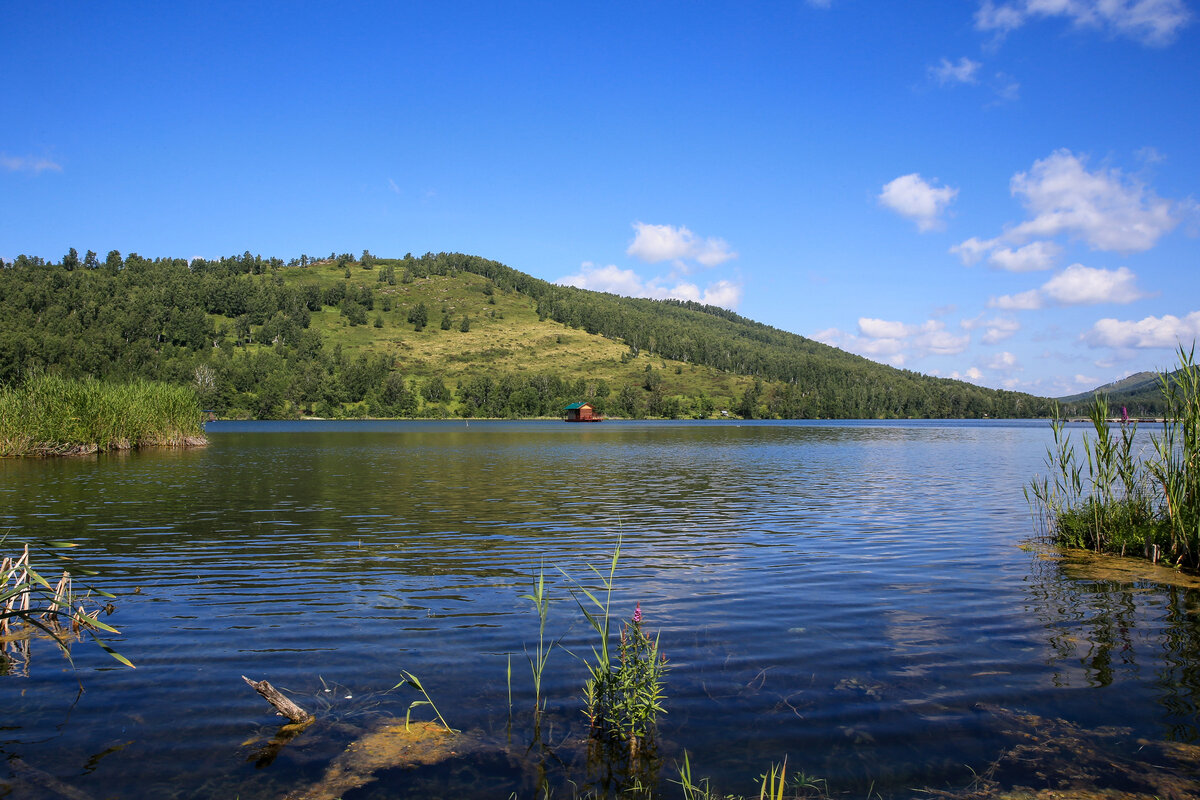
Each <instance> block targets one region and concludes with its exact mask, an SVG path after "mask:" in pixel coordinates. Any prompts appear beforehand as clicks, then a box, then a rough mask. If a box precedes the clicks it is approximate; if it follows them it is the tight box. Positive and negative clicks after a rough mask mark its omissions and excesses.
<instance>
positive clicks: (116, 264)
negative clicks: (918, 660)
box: [104, 250, 125, 275]
mask: <svg viewBox="0 0 1200 800" xmlns="http://www.w3.org/2000/svg"><path fill="white" fill-rule="evenodd" d="M124 266H125V262H124V261H122V260H121V253H120V252H119V251H117V250H109V251H108V257H107V258H105V259H104V268H105V269H106V270H108V271H109V272H111V273H112V274H113V275H116V274H117V273H118V272H120V271H121V269H122V268H123V267H124Z"/></svg>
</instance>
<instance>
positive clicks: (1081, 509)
mask: <svg viewBox="0 0 1200 800" xmlns="http://www.w3.org/2000/svg"><path fill="white" fill-rule="evenodd" d="M1159 385H1160V390H1161V391H1162V395H1163V399H1164V401H1165V404H1166V413H1165V414H1164V421H1163V427H1162V431H1161V433H1159V434H1157V435H1151V436H1150V443H1151V446H1150V448H1149V449H1148V450H1147V451H1145V452H1142V451H1138V450H1135V447H1134V439H1135V436H1136V433H1137V424H1136V422H1132V421H1130V422H1124V423H1122V424H1121V425H1120V427H1119V429H1118V430H1115V431H1114V428H1113V425H1112V423H1110V422H1109V419H1110V415H1109V408H1108V402H1107V400H1106V399H1105V398H1104V397H1102V396H1097V397H1096V398H1095V400H1093V402H1092V404H1091V406H1090V409H1089V410H1090V413H1089V416H1090V419H1091V423H1092V432H1093V435H1092V436H1089V435H1088V434H1087V433H1084V434H1083V436H1082V437H1081V438H1082V442H1081V448H1079V450H1077V449H1076V447H1075V446H1074V444H1073V443H1072V441H1071V435H1070V433H1069V432H1068V431H1067V430H1066V423H1065V422H1064V420H1063V419H1062V418H1061V416H1059V415H1058V414H1057V413H1056V414H1055V418H1054V419H1053V420H1052V421H1051V427H1052V428H1053V430H1054V445H1053V447H1052V448H1050V449H1049V450H1048V452H1047V455H1046V465H1047V467H1048V468H1049V470H1050V475H1049V477H1035V478H1034V480H1033V481H1032V482H1031V484H1030V486H1029V487H1028V488H1027V489H1026V497H1027V499H1029V501H1030V503H1031V505H1032V506H1033V507H1034V509H1035V513H1037V514H1038V515H1039V517H1040V519H1041V520H1042V521H1043V523H1044V524H1045V527H1046V529H1047V531H1048V532H1049V535H1050V538H1051V540H1052V541H1054V542H1055V543H1056V544H1060V545H1064V546H1067V547H1080V548H1086V549H1088V550H1094V551H1096V552H1108V553H1117V554H1119V555H1126V554H1144V555H1145V556H1146V557H1147V558H1150V559H1151V560H1152V561H1157V560H1158V559H1159V558H1164V559H1166V560H1167V561H1169V562H1170V563H1172V564H1175V565H1177V566H1186V567H1190V568H1193V569H1194V568H1197V567H1200V366H1198V365H1197V364H1196V361H1195V357H1194V349H1193V350H1188V351H1185V350H1183V349H1182V348H1181V349H1180V351H1179V370H1178V371H1176V372H1175V373H1174V375H1170V376H1168V375H1167V374H1166V373H1163V374H1160V375H1159ZM1080 452H1082V455H1080Z"/></svg>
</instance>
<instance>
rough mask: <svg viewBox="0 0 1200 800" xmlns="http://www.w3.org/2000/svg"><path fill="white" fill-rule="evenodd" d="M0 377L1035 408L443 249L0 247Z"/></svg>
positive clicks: (202, 399) (289, 404)
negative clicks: (49, 258) (278, 254)
mask: <svg viewBox="0 0 1200 800" xmlns="http://www.w3.org/2000/svg"><path fill="white" fill-rule="evenodd" d="M0 263H3V267H2V268H0V386H8V387H14V386H17V385H19V384H21V383H22V382H23V381H25V380H26V378H27V376H29V375H34V374H41V373H45V374H54V375H60V376H63V377H68V378H85V377H94V378H97V379H100V380H103V381H106V382H114V383H118V384H124V383H128V382H130V381H134V380H138V379H142V380H150V381H157V382H160V383H163V384H167V385H172V386H187V387H191V389H192V390H193V391H194V392H195V396H196V398H197V402H198V403H199V405H200V406H201V407H202V408H203V409H204V410H206V411H210V412H212V414H213V415H215V416H217V417H223V418H260V419H279V418H285V419H286V418H297V417H301V416H317V417H323V418H353V417H364V416H370V417H424V418H439V417H452V416H453V417H458V416H461V417H500V418H510V417H556V416H559V415H560V414H561V410H562V408H563V406H565V405H567V404H569V403H573V402H579V401H588V402H590V403H592V404H593V406H594V407H595V408H596V410H597V411H598V412H599V413H601V414H604V415H606V416H619V417H626V418H640V417H665V418H680V417H694V418H704V417H711V416H722V415H728V416H739V417H743V418H785V419H787V418H868V419H870V418H883V419H890V418H960V417H965V418H983V417H1040V416H1048V415H1049V414H1050V411H1051V401H1049V400H1047V399H1046V398H1040V397H1035V396H1032V395H1027V394H1022V393H1018V392H1007V391H997V390H992V389H986V388H983V387H979V386H974V385H972V384H969V383H965V382H962V381H955V380H948V379H940V378H932V377H929V376H925V375H920V374H918V373H915V372H911V371H908V370H899V369H894V368H891V367H887V366H884V365H881V364H877V363H874V362H872V361H869V360H867V359H864V358H861V357H858V356H854V355H851V354H849V353H846V352H843V351H841V350H837V349H836V348H832V347H829V346H827V345H824V344H821V343H819V342H816V341H813V340H811V339H807V338H804V337H802V336H798V335H795V334H792V333H788V332H786V331H782V330H779V329H776V328H772V327H770V326H767V325H763V324H760V323H757V322H754V321H752V320H749V319H746V318H744V317H741V316H739V315H737V314H735V313H733V312H730V311H728V310H726V309H722V308H717V307H713V306H705V305H701V304H698V303H692V302H681V301H655V300H644V299H631V298H625V297H618V296H615V295H611V294H604V293H598V292H591V291H586V290H582V289H575V288H572V287H565V286H558V285H555V284H551V283H548V282H546V281H542V280H539V279H537V278H533V277H531V276H529V275H526V274H524V273H522V272H519V271H517V270H514V269H512V268H510V267H506V266H504V265H503V264H499V263H497V262H495V261H489V260H487V259H483V258H479V257H477V256H468V255H462V254H458V253H438V254H433V253H427V254H425V255H424V256H420V257H414V256H412V255H411V254H409V255H406V256H405V257H403V258H396V259H388V258H379V257H376V256H373V255H372V254H370V253H369V252H366V251H364V252H363V253H361V254H360V255H357V256H353V255H351V254H349V253H342V254H336V253H331V254H329V255H328V256H322V257H319V258H314V257H310V256H308V255H302V256H300V257H299V258H293V259H291V260H289V261H287V262H285V261H284V260H282V259H279V258H263V257H261V256H256V255H251V254H249V253H245V254H243V255H241V256H235V257H230V258H221V259H217V260H204V259H198V258H197V259H192V260H190V261H188V260H184V259H178V258H154V259H148V258H142V257H141V256H138V255H137V254H136V253H131V254H129V255H126V256H122V255H121V254H120V253H118V252H116V251H113V252H110V253H108V254H107V256H106V257H104V258H103V259H101V258H100V257H99V256H97V254H95V253H93V252H91V251H88V252H87V253H85V255H83V256H82V257H81V256H80V255H79V254H78V253H77V252H76V251H75V250H74V249H72V250H71V251H70V252H69V253H68V254H66V255H65V256H64V257H63V258H62V259H61V260H60V261H59V262H58V263H49V262H46V261H44V260H42V259H40V258H36V257H28V256H19V257H18V258H17V259H16V260H15V261H9V262H0Z"/></svg>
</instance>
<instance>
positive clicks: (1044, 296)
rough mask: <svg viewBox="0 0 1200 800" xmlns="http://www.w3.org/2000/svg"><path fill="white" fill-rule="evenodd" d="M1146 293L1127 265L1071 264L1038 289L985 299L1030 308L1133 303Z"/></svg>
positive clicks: (994, 303) (1006, 306)
mask: <svg viewBox="0 0 1200 800" xmlns="http://www.w3.org/2000/svg"><path fill="white" fill-rule="evenodd" d="M1146 296H1147V295H1146V294H1145V293H1144V292H1143V291H1142V290H1141V289H1139V288H1138V286H1137V276H1136V275H1134V274H1133V271H1132V270H1130V269H1129V268H1128V267H1119V268H1117V269H1112V270H1110V269H1096V268H1092V267H1085V266H1084V265H1083V264H1072V265H1071V266H1069V267H1067V268H1066V269H1064V270H1063V271H1062V272H1060V273H1058V274H1057V275H1055V276H1054V277H1053V278H1051V279H1050V280H1048V281H1046V282H1045V283H1043V284H1042V286H1041V288H1039V289H1030V290H1029V291H1027V292H1021V293H1020V294H1015V295H1002V296H1000V297H994V298H992V299H991V300H989V301H988V305H989V306H990V307H992V308H1003V309H1009V310H1029V309H1035V308H1042V307H1043V306H1045V305H1047V304H1055V305H1060V306H1092V305H1099V304H1101V303H1121V304H1124V303H1132V302H1133V301H1134V300H1140V299H1142V298H1143V297H1146Z"/></svg>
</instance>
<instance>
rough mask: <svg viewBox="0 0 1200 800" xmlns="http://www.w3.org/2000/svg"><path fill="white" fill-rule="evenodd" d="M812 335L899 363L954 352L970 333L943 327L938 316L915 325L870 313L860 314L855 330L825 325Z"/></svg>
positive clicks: (961, 348) (966, 342) (964, 345)
mask: <svg viewBox="0 0 1200 800" xmlns="http://www.w3.org/2000/svg"><path fill="white" fill-rule="evenodd" d="M812 338H813V339H816V340H817V341H820V342H824V343H825V344H828V345H832V346H834V347H840V348H842V349H843V350H848V351H850V352H852V353H858V354H859V355H863V356H867V357H868V358H875V359H877V360H884V361H886V362H887V363H889V364H892V365H893V366H902V365H903V364H905V363H907V362H908V361H909V359H911V358H922V357H924V356H928V355H957V354H958V353H961V352H963V351H964V350H966V349H967V346H968V345H970V343H971V336H970V334H964V335H961V336H958V335H955V334H952V333H950V332H949V331H947V330H946V324H945V323H944V322H942V321H941V320H937V319H930V320H926V321H925V322H922V323H920V324H917V325H910V324H907V323H904V322H897V321H893V320H886V319H876V318H874V317H860V318H859V320H858V333H857V334H854V333H848V332H846V331H842V330H840V329H838V328H827V329H825V330H823V331H819V332H817V333H815V334H813V335H812Z"/></svg>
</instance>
